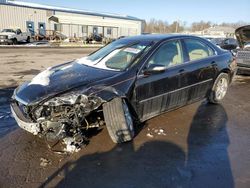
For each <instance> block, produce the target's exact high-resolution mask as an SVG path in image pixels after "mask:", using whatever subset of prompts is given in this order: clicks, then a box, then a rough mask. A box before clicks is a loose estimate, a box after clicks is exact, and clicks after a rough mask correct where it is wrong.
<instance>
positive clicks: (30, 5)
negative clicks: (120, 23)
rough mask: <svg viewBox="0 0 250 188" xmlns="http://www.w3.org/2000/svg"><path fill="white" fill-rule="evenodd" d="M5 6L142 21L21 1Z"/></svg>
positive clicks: (104, 13)
mask: <svg viewBox="0 0 250 188" xmlns="http://www.w3.org/2000/svg"><path fill="white" fill-rule="evenodd" d="M0 4H1V3H0ZM7 5H12V6H21V7H28V8H38V9H45V10H54V11H62V12H69V13H76V14H85V15H93V16H103V17H112V18H120V19H128V20H136V21H144V20H142V19H139V18H136V17H133V16H128V15H122V14H114V13H107V12H95V11H89V10H81V9H71V8H65V7H56V6H51V5H42V4H38V3H30V2H23V1H12V0H9V1H7Z"/></svg>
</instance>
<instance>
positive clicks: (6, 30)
mask: <svg viewBox="0 0 250 188" xmlns="http://www.w3.org/2000/svg"><path fill="white" fill-rule="evenodd" d="M3 32H7V33H15V31H14V30H13V29H3V30H2V33H3Z"/></svg>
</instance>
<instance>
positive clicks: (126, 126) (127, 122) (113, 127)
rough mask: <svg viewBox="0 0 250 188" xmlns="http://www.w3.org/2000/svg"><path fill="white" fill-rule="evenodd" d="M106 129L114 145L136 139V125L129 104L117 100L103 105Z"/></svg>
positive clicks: (119, 99) (122, 100)
mask: <svg viewBox="0 0 250 188" xmlns="http://www.w3.org/2000/svg"><path fill="white" fill-rule="evenodd" d="M103 115H104V120H105V123H106V127H107V130H108V133H109V136H110V137H111V139H112V141H113V142H114V143H122V142H127V141H130V140H132V139H133V137H134V123H133V119H132V116H131V113H130V111H129V107H128V105H127V102H126V101H125V100H124V99H121V98H115V99H113V100H111V101H110V102H107V103H105V104H103Z"/></svg>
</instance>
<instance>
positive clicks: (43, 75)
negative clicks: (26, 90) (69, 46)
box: [29, 67, 54, 86]
mask: <svg viewBox="0 0 250 188" xmlns="http://www.w3.org/2000/svg"><path fill="white" fill-rule="evenodd" d="M53 73H54V71H52V70H51V67H49V68H48V69H46V70H45V71H43V72H40V73H39V74H38V75H36V76H35V77H34V78H33V79H32V80H31V82H30V83H29V85H42V86H47V85H49V83H50V76H51V75H52V74H53Z"/></svg>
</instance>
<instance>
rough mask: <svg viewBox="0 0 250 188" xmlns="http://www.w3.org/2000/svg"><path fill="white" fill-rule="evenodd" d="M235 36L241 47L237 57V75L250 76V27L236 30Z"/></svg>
mask: <svg viewBox="0 0 250 188" xmlns="http://www.w3.org/2000/svg"><path fill="white" fill-rule="evenodd" d="M235 35H236V37H237V39H238V41H239V45H240V49H239V50H237V55H236V62H237V66H238V71H237V73H238V74H248V75H250V45H249V44H250V25H247V26H243V27H240V28H238V29H236V30H235Z"/></svg>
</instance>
